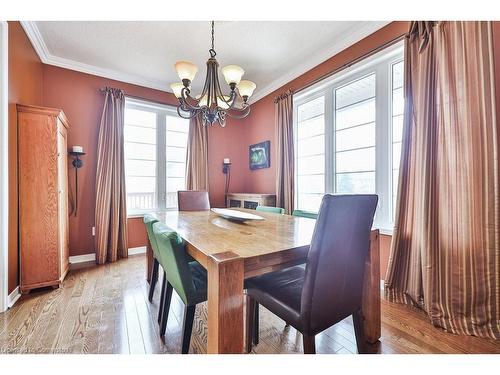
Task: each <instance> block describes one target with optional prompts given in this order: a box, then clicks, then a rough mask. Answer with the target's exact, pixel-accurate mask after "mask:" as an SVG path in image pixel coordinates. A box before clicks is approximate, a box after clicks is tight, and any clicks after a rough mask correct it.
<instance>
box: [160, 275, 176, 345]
mask: <svg viewBox="0 0 500 375" xmlns="http://www.w3.org/2000/svg"><path fill="white" fill-rule="evenodd" d="M166 284H167V287H166V288H165V296H164V297H163V308H162V311H161V312H162V314H161V315H162V316H161V322H160V336H161V337H163V336H165V331H166V329H167V321H168V311H169V310H170V301H171V300H172V290H173V288H172V284H170V283H169V282H168V281H167V282H166Z"/></svg>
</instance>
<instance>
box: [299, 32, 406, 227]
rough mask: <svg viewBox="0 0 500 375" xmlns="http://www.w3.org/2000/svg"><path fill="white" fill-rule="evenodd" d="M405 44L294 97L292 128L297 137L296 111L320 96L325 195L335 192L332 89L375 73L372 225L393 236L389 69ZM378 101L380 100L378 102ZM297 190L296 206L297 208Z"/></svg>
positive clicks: (335, 75)
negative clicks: (375, 199) (375, 200)
mask: <svg viewBox="0 0 500 375" xmlns="http://www.w3.org/2000/svg"><path fill="white" fill-rule="evenodd" d="M403 51H404V44H403V42H402V41H401V42H398V43H396V44H394V45H392V46H390V47H387V48H386V49H384V50H382V51H380V52H378V53H376V54H374V55H372V56H369V57H367V58H366V59H363V60H362V61H360V62H358V63H356V64H353V65H351V66H349V67H346V68H345V69H343V70H342V71H340V72H338V73H336V74H334V75H332V76H331V77H328V78H325V79H324V80H322V81H320V82H318V83H316V84H315V85H313V86H311V87H309V88H308V89H307V90H304V91H303V92H300V93H298V94H296V95H295V96H294V98H293V108H294V116H293V129H294V134H297V129H298V123H297V109H298V107H299V106H300V105H301V104H304V103H307V102H309V101H311V100H314V99H316V98H318V97H320V96H324V97H325V112H324V119H325V133H324V134H325V192H327V193H333V192H334V191H335V178H336V173H335V162H334V161H335V147H334V145H335V114H334V108H335V103H334V101H335V95H334V93H335V90H336V89H337V88H338V87H340V86H342V85H344V84H347V83H349V82H351V81H353V80H355V79H357V78H361V77H363V76H366V75H369V74H370V73H375V77H376V78H375V79H376V86H375V87H376V88H375V89H376V99H375V100H376V102H375V108H376V117H375V122H376V124H377V125H376V127H375V132H376V134H375V155H376V161H375V192H376V194H378V195H379V205H378V208H377V220H376V222H375V223H374V226H376V227H377V228H379V229H380V232H381V233H382V234H389V235H390V234H392V230H393V226H394V223H393V221H392V219H393V218H392V205H393V203H392V194H391V192H392V79H390V78H392V76H391V69H392V66H393V65H394V64H395V63H397V62H399V61H401V60H402V57H403ZM380 101H383V102H382V103H380ZM294 139H295V145H294V149H295V155H297V146H298V145H297V141H296V137H294ZM294 175H295V181H297V163H295V171H294ZM297 197H298V194H297V191H296V192H295V197H294V199H295V205H296V207H297V206H298V205H297Z"/></svg>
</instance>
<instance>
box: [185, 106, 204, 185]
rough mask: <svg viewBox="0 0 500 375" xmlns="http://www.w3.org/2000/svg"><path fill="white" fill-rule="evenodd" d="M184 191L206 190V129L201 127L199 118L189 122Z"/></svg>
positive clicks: (195, 117) (196, 117)
mask: <svg viewBox="0 0 500 375" xmlns="http://www.w3.org/2000/svg"><path fill="white" fill-rule="evenodd" d="M186 189H187V190H208V128H207V127H206V126H204V125H203V123H202V120H201V119H200V116H194V117H193V118H191V119H190V120H189V134H188V143H187V154H186Z"/></svg>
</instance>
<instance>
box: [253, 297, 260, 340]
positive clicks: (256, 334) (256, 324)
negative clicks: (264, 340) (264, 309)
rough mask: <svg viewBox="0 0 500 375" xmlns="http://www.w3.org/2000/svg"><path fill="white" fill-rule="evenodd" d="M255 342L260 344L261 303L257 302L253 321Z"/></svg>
mask: <svg viewBox="0 0 500 375" xmlns="http://www.w3.org/2000/svg"><path fill="white" fill-rule="evenodd" d="M253 344H254V345H256V346H257V345H259V303H258V302H255V307H254V321H253Z"/></svg>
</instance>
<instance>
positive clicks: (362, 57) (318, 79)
mask: <svg viewBox="0 0 500 375" xmlns="http://www.w3.org/2000/svg"><path fill="white" fill-rule="evenodd" d="M407 35H408V33H404V34H401V35H398V36H397V37H395V38H394V39H391V40H389V41H388V42H385V43H384V44H382V45H380V46H378V47H376V48H374V49H372V50H371V51H369V52H367V53H365V54H364V55H361V56H359V57H357V58H355V59H354V60H351V61H349V62H348V63H345V64H343V65H341V66H339V67H338V68H336V69H335V70H333V71H331V72H328V73H326V74H323V75H322V76H320V77H318V78H316V79H314V80H313V81H311V82H309V83H307V84H306V85H304V86H302V87H300V88H299V89H297V90H294V94H296V93H298V92H300V91H302V90H305V89H307V88H309V87H311V86H313V85H315V84H316V83H318V82H320V81H322V80H324V79H326V78H328V77H331V76H333V75H334V74H336V73H338V72H340V71H341V70H343V69H346V68H348V67H350V66H352V65H354V64H356V63H358V62H360V61H361V60H364V59H366V58H367V57H370V56H372V55H374V54H376V53H378V52H380V51H382V50H383V49H385V48H387V47H390V46H392V45H393V44H396V43H398V42H400V41H401V40H403V39H404V38H405V37H406V36H407Z"/></svg>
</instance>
